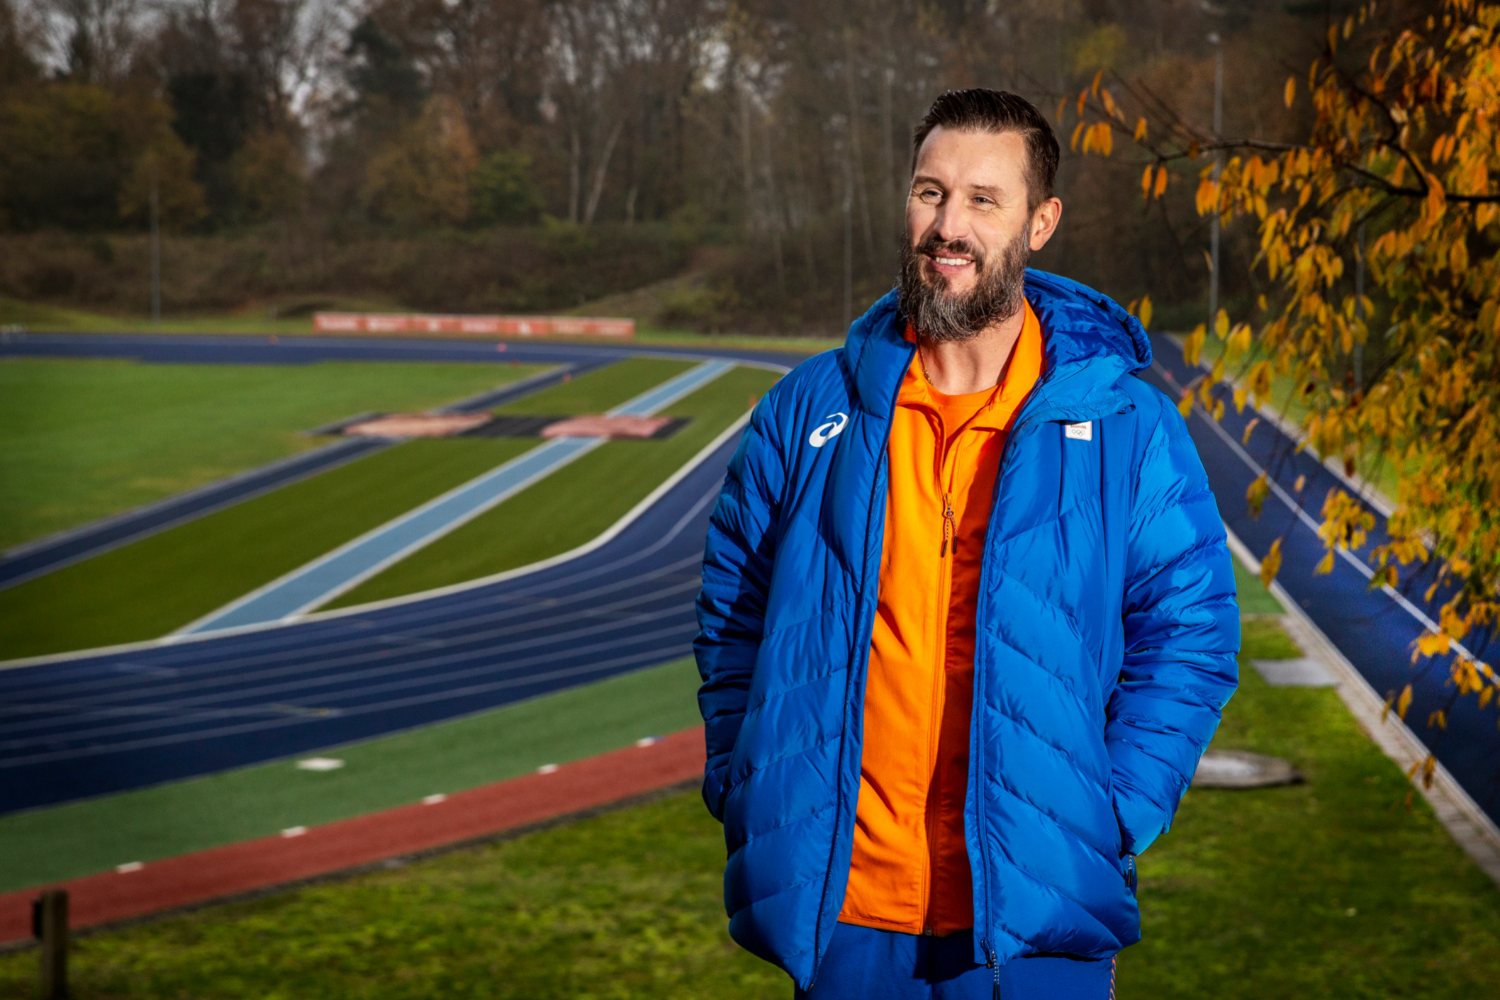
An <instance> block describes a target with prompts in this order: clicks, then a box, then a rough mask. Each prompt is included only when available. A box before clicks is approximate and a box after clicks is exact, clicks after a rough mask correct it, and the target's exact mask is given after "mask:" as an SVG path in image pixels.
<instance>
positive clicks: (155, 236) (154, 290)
mask: <svg viewBox="0 0 1500 1000" xmlns="http://www.w3.org/2000/svg"><path fill="white" fill-rule="evenodd" d="M159 187H160V185H159V183H158V179H157V169H156V160H155V159H154V158H153V159H152V161H151V325H152V326H154V327H155V326H161V195H160V191H159V190H158V189H159Z"/></svg>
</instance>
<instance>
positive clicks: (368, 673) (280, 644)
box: [0, 336, 1500, 818]
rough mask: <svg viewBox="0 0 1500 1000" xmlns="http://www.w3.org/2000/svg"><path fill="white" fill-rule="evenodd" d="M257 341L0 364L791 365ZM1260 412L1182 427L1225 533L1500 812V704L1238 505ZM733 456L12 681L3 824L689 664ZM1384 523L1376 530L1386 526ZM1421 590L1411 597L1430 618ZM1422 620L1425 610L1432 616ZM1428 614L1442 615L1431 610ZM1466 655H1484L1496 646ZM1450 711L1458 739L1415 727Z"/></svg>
mask: <svg viewBox="0 0 1500 1000" xmlns="http://www.w3.org/2000/svg"><path fill="white" fill-rule="evenodd" d="M1155 347H1156V351H1157V356H1158V364H1157V366H1156V367H1155V369H1154V370H1153V371H1150V372H1147V373H1145V377H1146V378H1147V379H1148V380H1149V381H1152V382H1153V383H1155V384H1157V385H1158V386H1160V387H1162V388H1163V389H1164V390H1166V391H1168V393H1169V395H1171V396H1172V397H1173V398H1175V397H1176V396H1177V390H1176V385H1179V384H1183V383H1185V382H1186V381H1187V380H1188V378H1189V377H1190V374H1196V373H1190V372H1189V371H1188V369H1187V368H1186V366H1185V365H1184V364H1183V362H1182V358H1181V354H1180V352H1179V351H1178V350H1177V349H1176V347H1175V345H1173V344H1172V343H1171V342H1170V341H1168V340H1166V339H1165V338H1156V340H1155ZM494 351H495V349H494V347H493V345H490V344H466V343H426V342H422V343H411V342H391V341H373V342H371V341H332V340H330V341H324V340H313V341H298V342H292V341H283V342H281V343H280V344H277V345H270V344H268V343H267V342H266V341H264V340H252V339H249V338H175V337H159V338H144V337H141V338H137V337H128V338H127V337H107V338H106V337H80V336H73V337H40V336H32V337H30V338H27V340H26V341H25V342H23V343H10V344H4V345H0V354H23V353H24V354H50V355H54V356H70V357H82V356H91V357H98V356H109V357H137V358H141V359H142V360H148V361H162V362H166V361H179V362H181V361H195V362H231V363H232V362H239V363H245V362H251V363H267V362H276V363H285V362H292V363H295V362H299V361H310V360H321V359H323V358H339V359H344V360H350V359H359V358H363V359H368V360H377V359H386V360H434V359H447V360H464V361H471V360H476V359H479V358H485V359H490V360H506V361H508V360H512V359H515V360H521V361H523V362H528V363H531V362H537V363H568V362H583V361H588V360H597V359H601V358H608V359H610V360H613V359H615V358H618V357H622V356H626V355H630V354H657V355H667V356H677V357H684V358H692V359H694V360H696V359H701V358H704V357H709V356H715V357H727V358H732V359H736V360H749V361H753V362H756V363H761V364H767V363H769V364H772V365H787V364H791V363H795V361H796V360H797V359H796V358H795V357H788V356H785V355H783V356H774V355H768V354H762V353H759V352H736V351H723V352H712V354H710V353H709V352H701V351H671V350H662V349H651V348H635V347H618V348H616V347H593V346H582V345H579V346H571V345H557V344H524V343H523V344H514V343H513V344H511V345H510V347H509V350H508V351H507V352H506V353H505V354H498V355H497V354H496V353H494ZM1250 415H1251V414H1250V413H1249V412H1248V411H1247V412H1246V414H1244V415H1243V416H1240V415H1236V414H1234V413H1233V411H1232V409H1231V412H1230V415H1229V416H1228V417H1226V419H1225V422H1224V427H1223V431H1224V433H1219V431H1218V430H1216V429H1215V428H1214V427H1213V426H1212V425H1211V423H1210V422H1209V421H1208V420H1207V419H1206V417H1204V416H1203V415H1202V414H1201V413H1195V415H1194V417H1193V418H1192V419H1191V420H1190V421H1189V427H1190V429H1191V431H1192V433H1193V436H1194V439H1195V441H1196V442H1197V444H1198V448H1199V452H1200V454H1201V455H1202V456H1203V460H1204V464H1205V466H1206V467H1207V468H1208V471H1209V477H1210V481H1211V483H1212V485H1213V488H1214V491H1215V494H1216V496H1217V498H1218V501H1219V505H1220V510H1221V513H1222V514H1223V516H1224V519H1225V522H1226V524H1228V525H1229V527H1230V528H1231V529H1232V530H1234V531H1235V532H1236V533H1237V534H1238V535H1239V536H1240V537H1241V538H1242V539H1243V540H1244V541H1245V542H1246V543H1247V545H1249V547H1250V548H1251V550H1252V551H1254V552H1256V553H1257V554H1259V553H1263V552H1265V551H1266V549H1267V548H1268V547H1269V545H1270V542H1271V540H1272V539H1273V538H1275V537H1277V536H1279V535H1281V534H1282V533H1283V532H1285V538H1284V540H1283V542H1282V548H1283V565H1282V570H1281V574H1280V577H1279V580H1280V582H1281V583H1282V585H1283V586H1285V587H1286V588H1287V590H1288V591H1289V592H1290V593H1291V594H1292V596H1293V598H1294V599H1295V600H1297V602H1298V603H1299V604H1300V605H1301V606H1302V607H1303V609H1304V610H1305V611H1306V612H1307V613H1308V614H1309V615H1310V616H1311V617H1312V618H1313V620H1314V621H1315V622H1316V624H1317V625H1318V626H1319V628H1321V629H1322V630H1323V631H1324V633H1325V634H1327V635H1328V636H1329V638H1330V639H1331V640H1332V641H1333V642H1334V643H1335V645H1337V646H1338V647H1339V649H1340V650H1341V651H1342V652H1343V654H1344V655H1345V656H1346V657H1347V658H1348V659H1349V660H1350V661H1351V662H1352V663H1353V664H1354V665H1355V666H1356V668H1357V669H1359V670H1360V671H1361V672H1362V673H1363V674H1364V676H1365V677H1366V679H1367V680H1369V682H1370V684H1371V685H1372V687H1374V688H1375V690H1377V691H1379V692H1382V693H1384V692H1386V691H1388V690H1395V689H1399V688H1400V687H1401V686H1403V685H1404V684H1405V683H1407V682H1408V681H1409V680H1414V681H1415V682H1416V698H1415V700H1414V703H1413V706H1412V709H1411V713H1410V715H1409V716H1408V718H1409V720H1411V722H1412V723H1413V728H1414V729H1415V730H1416V731H1417V733H1418V734H1419V736H1421V737H1422V738H1423V739H1424V740H1426V741H1427V742H1428V744H1429V746H1431V747H1432V749H1433V750H1434V752H1435V753H1436V754H1437V756H1438V758H1439V760H1440V761H1441V762H1442V763H1443V764H1444V765H1445V766H1446V767H1447V768H1448V770H1449V771H1450V772H1452V773H1453V775H1454V777H1455V778H1456V779H1457V780H1458V781H1459V783H1460V784H1461V785H1462V786H1463V787H1464V788H1465V789H1466V790H1467V791H1468V792H1469V794H1470V795H1471V796H1472V797H1473V798H1474V799H1475V800H1476V801H1477V802H1478V803H1479V804H1480V806H1481V807H1482V808H1483V809H1485V810H1486V812H1488V814H1489V815H1490V816H1491V817H1492V818H1495V817H1497V816H1500V773H1497V763H1496V762H1497V761H1500V754H1497V753H1496V752H1495V751H1496V749H1497V748H1500V733H1497V730H1496V726H1495V716H1494V714H1493V709H1492V710H1491V711H1490V712H1485V713H1481V712H1480V711H1478V710H1477V708H1476V707H1475V705H1474V701H1473V699H1466V700H1464V701H1459V702H1456V703H1453V702H1452V697H1451V691H1449V690H1448V689H1446V688H1445V687H1444V685H1443V683H1442V679H1443V676H1444V672H1442V671H1437V672H1433V671H1428V672H1425V673H1422V674H1414V672H1413V671H1412V668H1411V666H1410V653H1409V650H1410V644H1411V642H1412V641H1413V640H1414V639H1415V638H1416V637H1417V636H1418V635H1419V634H1421V632H1422V631H1423V626H1422V625H1421V623H1420V621H1419V619H1418V618H1416V617H1414V616H1413V614H1412V613H1411V610H1408V608H1406V607H1403V606H1402V604H1401V600H1402V599H1403V598H1398V597H1395V596H1393V595H1391V594H1387V593H1383V592H1380V591H1375V592H1370V591H1368V590H1367V588H1366V583H1365V578H1364V576H1363V575H1362V574H1361V573H1360V572H1359V571H1358V570H1357V569H1356V568H1355V566H1354V565H1352V562H1351V560H1339V561H1338V562H1337V565H1336V567H1335V569H1334V572H1333V573H1331V574H1329V575H1326V576H1315V575H1314V574H1313V573H1312V567H1313V565H1314V564H1315V563H1316V562H1317V560H1318V559H1319V558H1321V556H1322V551H1323V550H1322V547H1321V543H1320V542H1319V541H1318V539H1317V537H1316V534H1315V533H1314V532H1313V530H1312V529H1311V528H1310V527H1309V526H1308V525H1307V523H1306V522H1305V521H1303V520H1301V519H1299V518H1298V517H1297V515H1296V514H1295V513H1294V511H1293V509H1292V508H1291V507H1290V506H1287V505H1286V504H1284V503H1282V502H1281V500H1280V499H1279V498H1278V497H1277V496H1274V495H1273V497H1272V498H1271V499H1270V500H1268V501H1267V504H1266V509H1265V511H1264V513H1263V514H1262V516H1261V517H1260V518H1259V519H1253V518H1250V517H1249V515H1248V513H1247V511H1246V509H1245V507H1246V505H1245V499H1244V495H1245V488H1246V486H1248V485H1249V483H1250V481H1251V480H1252V479H1253V478H1254V477H1255V475H1257V474H1258V469H1257V468H1255V467H1253V463H1256V462H1259V463H1261V464H1265V463H1268V462H1271V461H1272V460H1273V459H1274V457H1275V456H1276V455H1277V454H1282V453H1284V452H1285V451H1286V450H1287V449H1286V447H1285V446H1286V443H1287V442H1286V440H1285V438H1284V437H1282V436H1281V435H1280V433H1279V432H1278V431H1277V430H1276V429H1275V428H1274V427H1273V426H1271V425H1270V423H1269V422H1262V423H1261V424H1260V425H1258V427H1257V428H1256V429H1255V431H1254V432H1253V433H1252V435H1251V438H1250V442H1249V444H1248V446H1246V447H1244V448H1241V447H1240V446H1239V445H1238V442H1239V440H1240V435H1241V434H1242V433H1243V430H1244V426H1245V424H1246V423H1247V422H1248V419H1249V417H1250ZM733 447H734V440H733V439H732V438H731V439H729V440H726V441H725V442H724V443H723V445H722V446H721V447H720V448H718V449H717V451H716V452H715V453H714V454H713V455H711V456H709V457H708V458H707V459H706V460H705V461H704V462H703V463H702V464H701V465H699V466H698V467H697V468H695V469H694V470H692V472H690V473H689V474H688V475H687V476H685V477H684V478H683V479H682V480H681V481H680V482H678V483H677V484H676V485H675V486H674V487H673V488H672V489H671V490H669V491H668V492H667V493H666V494H665V495H663V496H662V497H661V498H660V500H659V501H658V502H657V503H656V504H655V505H653V506H652V507H651V508H650V509H649V510H648V511H647V512H646V513H645V514H644V515H643V516H642V517H641V518H640V519H639V520H637V521H636V522H634V523H633V524H631V525H630V526H629V527H628V528H627V529H626V530H625V531H624V532H622V533H621V534H620V535H618V536H617V537H615V538H614V539H613V540H611V541H610V542H609V543H608V544H606V545H604V546H603V547H601V548H598V549H596V550H595V551H593V552H591V553H589V554H587V555H585V556H583V557H581V558H579V559H576V560H573V561H570V562H568V563H565V564H563V565H559V566H552V567H550V568H546V569H542V570H540V571H538V572H536V573H533V574H530V575H527V576H525V577H519V578H512V579H509V580H504V581H500V582H496V583H492V584H488V585H485V586H482V587H479V588H475V589H471V590H466V591H462V592H458V593H453V594H447V595H441V596H435V597H432V598H427V599H424V600H421V601H416V602H410V603H407V604H403V605H400V606H396V607H388V608H384V609H371V610H363V611H359V612H358V613H355V614H346V615H343V616H338V617H330V618H325V619H320V620H315V621H311V622H307V623H303V624H298V625H293V626H287V627H281V628H276V629H272V630H266V631H258V632H251V633H246V634H240V635H231V636H224V637H220V638H213V639H206V640H203V641H201V642H194V643H184V644H182V645H178V646H172V647H156V648H152V649H145V650H133V651H129V652H119V653H112V654H102V655H96V656H92V657H83V658H77V659H73V660H69V661H64V662H54V663H47V664H43V665H38V666H31V667H23V668H17V669H14V670H10V671H5V672H0V706H3V712H4V715H3V716H0V718H3V719H4V722H3V724H0V813H3V812H10V811H14V810H18V809H25V808H30V807H36V806H41V805H46V804H50V803H55V802H63V801H68V800H71V799H76V798H81V797H85V796H90V795H98V794H105V793H108V792H113V791H119V790H123V789H127V788H134V787H141V786H144V785H150V784H155V783H158V782H162V781H168V780H174V779H178V778H183V777H188V776H192V775H197V774H205V773H210V772H214V771H218V770H223V769H225V768H229V767H237V766H243V765H246V764H250V763H255V762H258V761H265V760H271V759H275V758H280V757H285V756H288V755H293V754H299V753H303V752H307V751H311V750H314V749H318V748H321V747H327V746H332V745H335V744H338V743H342V742H346V741H349V740H354V739H361V738H365V737H370V736H375V735H381V734H384V733H389V732H393V731H396V730H400V729H406V728H410V727H412V726H418V725H423V724H426V723H429V722H434V721H438V720H441V719H447V718H453V717H455V716H458V715H462V714H466V713H469V712H474V711H481V710H484V709H487V708H492V707H495V706H497V705H501V704H505V703H507V702H511V701H515V700H519V699H521V698H526V697H531V696H534V695H537V694H541V693H543V692H546V691H550V690H556V689H559V688H562V687H567V686H573V685H577V684H583V683H587V682H589V681H592V680H597V679H600V678H602V677H605V676H609V675H610V674H614V673H619V672H623V671H626V670H632V669H636V668H639V667H644V666H648V665H651V664H654V663H660V662H664V661H666V660H669V659H673V658H676V657H678V656H682V655H686V654H687V652H688V649H689V642H690V640H691V637H692V635H693V632H694V624H693V611H692V598H693V595H694V594H695V593H696V590H697V586H698V561H699V559H700V558H701V552H702V538H703V533H704V530H705V524H706V520H707V515H708V511H709V507H710V505H711V503H712V500H713V497H714V495H715V494H716V492H717V488H718V485H719V482H720V480H721V478H722V476H723V469H724V465H725V463H726V462H727V460H728V456H729V455H730V454H731V452H732V450H733ZM1274 473H1275V475H1274V477H1273V478H1274V479H1275V481H1277V482H1278V483H1279V484H1280V485H1281V486H1282V488H1283V489H1284V490H1285V491H1287V492H1288V493H1290V491H1291V489H1292V484H1293V481H1294V480H1295V479H1296V477H1297V476H1298V475H1301V474H1305V475H1307V477H1308V486H1307V489H1306V491H1305V492H1304V494H1303V496H1304V497H1306V498H1309V499H1308V500H1307V504H1308V506H1309V507H1310V508H1311V509H1312V512H1313V514H1314V517H1315V515H1316V509H1317V507H1318V505H1319V504H1321V501H1322V497H1323V495H1324V494H1325V493H1326V491H1327V489H1328V487H1329V486H1331V485H1333V484H1335V483H1337V482H1338V480H1337V479H1336V478H1335V477H1334V475H1333V474H1332V473H1330V472H1329V471H1328V470H1327V469H1325V468H1324V467H1323V466H1322V465H1321V464H1319V463H1318V462H1316V461H1315V460H1313V459H1312V458H1311V457H1310V456H1307V455H1300V456H1292V457H1290V458H1283V460H1281V461H1280V462H1279V463H1276V464H1275V465H1274ZM1377 519H1378V523H1382V524H1383V518H1380V517H1379V514H1378V513H1377ZM1420 596H1421V590H1420V588H1418V589H1416V590H1414V591H1413V592H1412V593H1411V594H1409V595H1407V597H1406V598H1405V599H1406V600H1407V603H1408V605H1409V606H1410V605H1421V604H1422V602H1421V601H1420V600H1419V598H1420ZM1413 610H1418V612H1419V613H1420V609H1413ZM1429 611H1430V609H1429ZM1474 652H1475V653H1476V654H1478V655H1480V656H1482V657H1485V658H1486V659H1489V660H1491V661H1493V659H1494V658H1495V657H1494V655H1493V654H1494V651H1493V650H1491V649H1479V650H1475V651H1474ZM1438 707H1446V708H1448V712H1449V714H1448V728H1447V730H1446V731H1445V732H1443V733H1440V734H1435V733H1434V732H1432V731H1429V730H1426V729H1424V728H1423V726H1422V720H1425V719H1426V717H1427V715H1428V713H1429V712H1430V711H1431V710H1432V709H1434V708H1438Z"/></svg>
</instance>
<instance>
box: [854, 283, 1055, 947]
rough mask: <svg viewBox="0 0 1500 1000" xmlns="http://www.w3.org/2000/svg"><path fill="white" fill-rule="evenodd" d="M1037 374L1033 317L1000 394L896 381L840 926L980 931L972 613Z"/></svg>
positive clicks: (913, 371)
mask: <svg viewBox="0 0 1500 1000" xmlns="http://www.w3.org/2000/svg"><path fill="white" fill-rule="evenodd" d="M910 336H911V335H910V333H908V337H910ZM1041 370H1042V328H1041V323H1040V322H1038V320H1037V318H1036V315H1035V314H1034V313H1033V312H1032V311H1031V306H1030V305H1029V304H1028V305H1027V306H1026V318H1025V321H1024V324H1023V326H1022V329H1021V335H1020V337H1019V338H1018V339H1017V341H1016V346H1015V349H1014V351H1013V353H1012V355H1011V360H1010V363H1009V365H1008V367H1007V369H1006V371H1005V374H1004V376H1003V378H1002V379H1001V381H1000V384H999V385H998V386H996V387H995V388H994V389H988V390H985V391H984V392H978V393H971V394H968V395H963V396H945V395H943V394H942V393H939V392H938V391H937V390H935V389H934V388H933V387H932V386H931V385H929V384H928V383H927V379H926V377H925V376H924V375H923V374H922V361H921V356H920V355H918V356H917V357H916V358H914V359H913V360H912V364H911V367H910V368H909V369H908V370H907V372H906V375H905V377H904V378H903V380H902V382H901V390H900V393H899V394H898V396H897V398H896V409H895V413H894V414H893V416H892V420H891V436H890V444H889V446H888V448H889V451H888V454H889V458H890V462H889V464H890V492H889V494H888V496H887V499H886V517H885V547H884V549H883V550H882V553H881V562H880V591H879V595H880V596H879V607H878V611H877V614H876V618H875V630H874V634H873V637H872V639H871V643H870V670H869V678H868V680H867V682H866V687H865V706H864V714H865V738H864V755H863V758H862V760H861V765H860V789H859V804H858V807H857V809H856V812H855V829H854V855H853V859H852V861H851V864H850V869H849V887H848V890H847V892H846V894H845V896H844V908H843V911H842V912H841V913H840V915H839V919H840V920H842V921H844V922H845V923H851V924H860V925H862V926H865V927H875V928H879V929H881V930H890V931H901V932H903V933H907V934H924V933H926V934H939V935H941V934H949V933H952V932H953V931H957V930H963V929H964V928H967V927H971V926H973V923H974V914H973V902H974V901H973V883H972V881H971V878H970V874H969V855H968V850H967V848H966V847H965V844H964V793H965V786H966V784H967V781H968V771H969V717H970V711H971V708H972V705H973V698H974V609H975V606H976V601H977V598H978V591H979V569H980V562H981V556H982V555H983V551H984V539H985V531H986V529H987V528H988V526H989V517H990V505H991V501H992V499H993V497H994V488H995V477H996V475H997V474H998V472H999V468H1000V455H1001V452H1002V450H1003V449H1004V446H1005V435H1006V432H1007V431H1008V430H1009V429H1010V426H1011V423H1012V421H1013V420H1014V419H1015V415H1016V412H1017V411H1018V410H1019V409H1020V408H1021V404H1022V403H1023V402H1024V401H1025V399H1026V396H1027V395H1028V394H1029V393H1030V392H1031V389H1032V387H1033V386H1034V385H1035V384H1036V380H1037V378H1038V377H1039V376H1040V375H1041Z"/></svg>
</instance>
